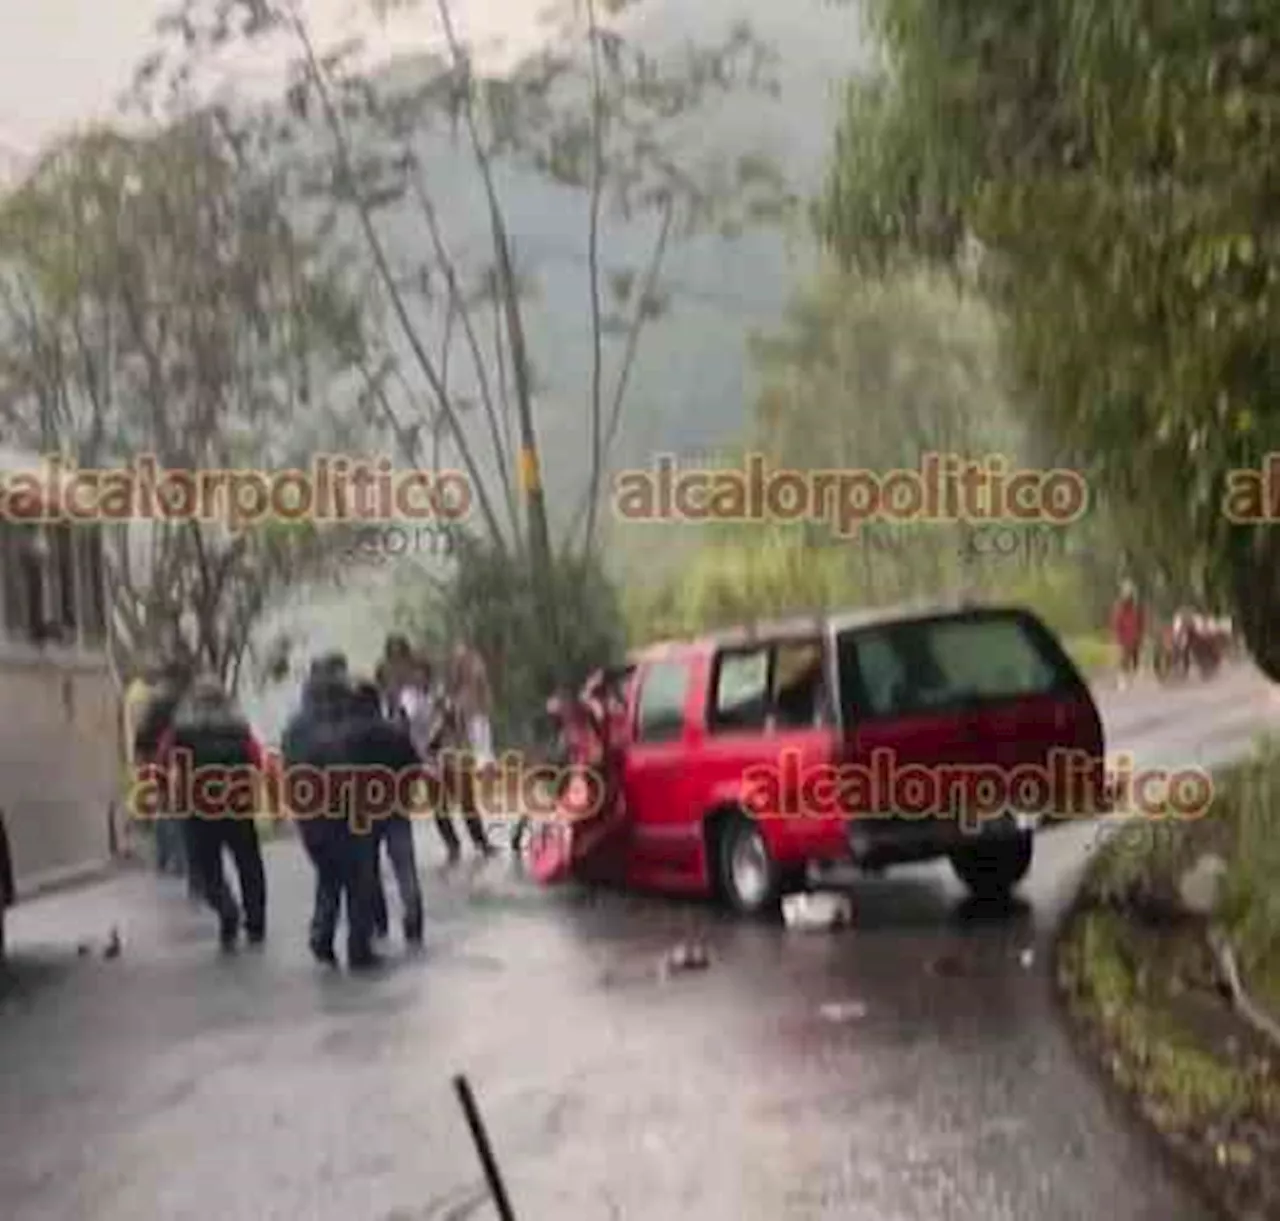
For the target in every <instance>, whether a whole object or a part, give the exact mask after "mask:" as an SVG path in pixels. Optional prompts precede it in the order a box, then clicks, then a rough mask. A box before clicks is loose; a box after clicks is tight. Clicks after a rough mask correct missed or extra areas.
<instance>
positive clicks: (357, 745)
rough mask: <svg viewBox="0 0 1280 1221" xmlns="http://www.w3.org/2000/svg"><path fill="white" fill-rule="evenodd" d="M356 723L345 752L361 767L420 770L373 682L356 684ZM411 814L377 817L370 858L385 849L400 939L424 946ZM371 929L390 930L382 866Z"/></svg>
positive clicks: (402, 772)
mask: <svg viewBox="0 0 1280 1221" xmlns="http://www.w3.org/2000/svg"><path fill="white" fill-rule="evenodd" d="M354 704H355V719H354V721H353V722H352V724H351V725H350V727H349V728H348V730H347V737H346V739H345V741H344V748H343V749H344V753H345V754H347V755H348V756H350V757H351V758H352V760H353V761H354V762H355V763H357V764H358V765H360V766H362V767H368V768H379V769H387V770H389V771H390V772H391V773H393V774H394V775H395V776H397V777H399V776H403V775H405V774H406V773H409V772H416V771H418V770H420V765H419V760H418V752H417V751H416V750H414V748H413V742H412V741H411V739H410V737H409V732H408V730H407V729H405V727H404V726H403V725H400V724H397V723H395V722H393V721H390V720H388V719H387V718H386V717H385V716H384V715H383V706H382V692H381V691H380V690H379V689H378V686H377V685H376V684H375V683H357V684H356V686H355V691H354ZM409 814H410V811H407V810H396V811H394V812H392V813H391V814H389V815H387V816H386V817H383V818H380V819H379V820H378V822H377V824H376V826H375V827H374V829H373V835H374V839H375V848H374V857H375V860H379V859H380V858H381V855H382V845H383V844H385V845H386V848H387V856H388V857H390V859H391V869H392V871H393V872H394V874H395V878H396V887H397V889H398V890H399V891H400V903H401V906H402V908H403V909H404V939H405V941H406V942H407V943H408V944H409V945H411V946H419V945H421V944H422V881H421V879H420V878H419V876H418V860H417V854H416V852H415V851H414V844H413V823H412V822H411V821H410V818H409ZM373 902H374V926H375V929H376V931H377V935H378V936H379V937H385V936H386V935H387V930H388V926H389V923H390V921H389V918H388V914H387V897H386V894H385V892H384V890H383V887H382V875H381V866H380V865H379V866H378V868H377V869H376V870H375V874H374V892H373Z"/></svg>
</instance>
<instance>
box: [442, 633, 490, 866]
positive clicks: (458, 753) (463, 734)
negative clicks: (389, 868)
mask: <svg viewBox="0 0 1280 1221" xmlns="http://www.w3.org/2000/svg"><path fill="white" fill-rule="evenodd" d="M446 698H447V700H448V705H449V724H450V729H451V732H450V734H449V735H448V744H449V749H448V750H447V751H446V752H445V768H444V773H445V775H444V780H445V794H446V797H447V798H452V800H453V801H455V802H456V803H457V804H458V805H459V806H461V808H462V817H463V821H464V822H465V823H466V825H467V831H468V832H469V833H470V835H471V839H472V842H473V843H474V844H475V846H476V847H477V848H478V849H479V850H480V853H481V855H482V856H485V857H490V856H492V855H493V854H494V849H493V845H492V844H490V843H489V839H488V836H487V835H486V834H485V829H484V822H483V820H482V819H481V817H480V810H479V789H480V785H481V784H482V783H483V782H484V781H485V780H486V779H487V776H488V774H489V772H490V771H491V770H492V769H493V766H494V763H495V760H494V755H493V726H492V722H491V720H490V712H491V709H492V694H491V690H490V686H489V672H488V670H487V668H486V667H485V664H484V659H483V658H482V657H481V656H480V654H479V653H478V652H476V650H475V649H473V648H471V647H469V646H468V645H465V644H459V645H458V646H457V647H456V648H455V649H454V652H453V661H452V664H451V666H450V669H449V682H448V692H447V697H446ZM440 827H441V834H442V835H445V836H446V844H447V845H448V846H449V852H450V861H451V862H453V861H456V860H457V857H458V848H457V842H458V837H457V833H456V832H455V831H454V829H453V826H452V824H450V823H449V822H448V820H447V819H445V818H442V819H441V820H440ZM446 827H447V833H446V830H445V828H446ZM450 841H452V842H450Z"/></svg>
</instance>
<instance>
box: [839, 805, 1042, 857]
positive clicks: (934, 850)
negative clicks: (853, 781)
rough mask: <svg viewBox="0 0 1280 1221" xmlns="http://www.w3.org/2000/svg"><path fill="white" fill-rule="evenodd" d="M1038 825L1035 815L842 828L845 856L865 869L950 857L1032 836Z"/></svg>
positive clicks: (897, 821)
mask: <svg viewBox="0 0 1280 1221" xmlns="http://www.w3.org/2000/svg"><path fill="white" fill-rule="evenodd" d="M1039 825H1040V819H1039V818H1038V816H1036V815H1020V814H1013V813H1009V814H1003V815H1001V816H1000V817H998V818H988V819H984V820H983V821H982V823H981V824H979V825H978V826H977V827H973V828H965V827H962V826H960V825H959V824H958V823H956V822H954V821H952V820H950V819H938V818H933V819H927V820H918V819H917V820H912V819H883V820H881V819H877V820H875V821H865V820H859V819H850V820H849V821H848V822H847V823H846V824H845V827H844V832H845V844H846V847H847V851H848V856H849V857H850V858H851V859H852V860H853V862H854V864H856V865H858V866H860V867H861V868H864V869H876V868H880V867H883V866H886V865H906V864H910V863H912V862H914V861H928V860H933V859H934V858H935V857H940V856H950V855H951V854H952V853H953V852H957V851H959V850H960V849H961V848H966V847H971V846H972V845H974V844H976V843H985V842H990V841H992V840H997V841H998V840H1007V839H1013V838H1016V837H1017V836H1019V835H1025V834H1031V833H1034V832H1035V831H1036V829H1037V828H1038V827H1039Z"/></svg>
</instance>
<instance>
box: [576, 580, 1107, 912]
mask: <svg viewBox="0 0 1280 1221" xmlns="http://www.w3.org/2000/svg"><path fill="white" fill-rule="evenodd" d="M632 663H633V664H632V666H631V667H629V672H628V681H627V688H626V691H625V693H624V700H625V708H626V715H625V717H623V718H622V731H621V736H622V739H623V740H622V741H621V742H618V743H616V746H617V748H618V749H617V750H616V752H615V755H614V757H615V760H616V762H615V764H614V766H615V767H616V768H617V769H618V771H619V773H620V774H619V775H618V776H617V778H616V780H617V783H616V784H612V785H611V786H610V788H611V790H612V791H613V792H615V793H616V794H617V795H618V799H619V800H620V802H621V803H622V806H623V808H622V810H618V809H617V808H616V807H615V808H613V809H610V810H605V811H602V812H601V813H600V814H599V815H597V816H596V817H597V818H599V819H602V820H607V824H608V827H609V830H608V832H607V833H606V834H599V833H598V832H599V831H602V830H604V827H603V826H601V827H600V828H598V829H596V828H591V827H590V826H589V825H586V824H582V823H580V824H579V825H577V826H575V827H574V829H573V839H574V840H575V841H576V842H577V844H579V845H581V850H580V851H572V852H571V855H572V856H573V857H574V864H573V868H572V872H573V873H574V874H575V875H576V876H579V877H583V878H592V877H595V878H601V879H608V880H611V881H616V882H622V883H624V884H626V885H628V886H633V887H637V888H643V889H654V890H660V891H666V892H678V893H686V894H705V895H717V896H719V897H720V898H721V899H722V900H723V901H724V902H726V903H727V904H728V905H729V906H730V907H732V908H733V909H735V910H736V911H738V912H740V913H742V914H747V915H751V914H763V913H766V912H769V911H776V909H777V906H778V903H779V900H780V899H781V897H782V896H783V895H784V894H786V893H789V892H794V891H796V890H801V889H804V887H805V886H806V885H807V879H808V877H809V876H810V867H811V866H813V865H822V864H835V863H850V862H852V863H853V864H855V865H857V866H859V867H860V868H861V869H863V870H866V871H870V872H879V871H882V870H884V869H887V868H889V867H890V866H893V865H899V864H906V863H914V862H919V861H926V860H930V859H934V858H943V857H945V858H947V859H949V860H950V862H951V864H952V866H953V868H954V869H955V872H956V873H957V875H958V876H959V878H960V880H961V881H962V882H963V883H964V884H965V886H966V887H967V888H968V889H969V890H970V891H971V892H972V893H973V894H975V895H977V896H981V897H998V896H1001V895H1005V894H1007V893H1008V892H1009V891H1011V890H1012V889H1013V888H1014V887H1016V886H1017V885H1018V883H1019V882H1020V881H1021V880H1022V879H1023V878H1024V877H1025V876H1026V874H1027V871H1028V870H1029V868H1030V867H1031V860H1032V854H1033V842H1034V835H1035V832H1036V830H1037V828H1038V827H1039V825H1040V824H1041V823H1042V821H1043V820H1045V819H1046V818H1055V817H1063V816H1070V815H1084V814H1092V813H1096V812H1100V811H1101V810H1103V809H1105V807H1106V793H1105V762H1104V755H1105V745H1104V739H1103V731H1102V723H1101V719H1100V717H1099V715H1098V710H1097V707H1096V706H1095V704H1094V701H1093V697H1092V695H1091V694H1090V691H1089V688H1088V686H1087V684H1086V683H1085V681H1084V679H1083V678H1082V676H1081V675H1080V673H1079V671H1078V670H1077V669H1076V667H1075V666H1074V664H1073V663H1072V662H1071V660H1070V658H1069V657H1068V656H1067V654H1066V652H1065V651H1064V650H1063V648H1062V646H1061V645H1060V644H1059V642H1058V641H1057V639H1056V638H1055V637H1054V635H1053V633H1052V632H1051V631H1050V630H1049V629H1048V628H1047V627H1046V626H1045V625H1044V623H1043V622H1041V620H1040V619H1038V618H1037V617H1036V616H1035V615H1034V614H1032V613H1031V612H1030V611H1027V610H1025V609H1022V608H1018V607H1006V606H976V605H971V604H965V605H962V606H952V607H946V608H944V607H936V606H935V607H927V608H917V609H880V610H875V611H862V612H857V613H850V614H837V615H830V616H822V617H819V618H809V619H803V620H794V621H790V622H783V623H776V624H769V625H757V626H752V627H745V628H741V629H738V630H736V631H731V632H726V633H723V634H719V635H715V636H708V637H705V638H703V639H699V640H694V641H688V642H673V643H664V644H658V645H654V646H651V647H649V648H646V649H644V650H643V651H641V652H639V653H637V654H636V655H635V656H634V657H633V658H632ZM591 821H595V820H594V819H591V820H588V823H589V822H591ZM593 831H596V832H597V833H595V834H593V833H592V832H593Z"/></svg>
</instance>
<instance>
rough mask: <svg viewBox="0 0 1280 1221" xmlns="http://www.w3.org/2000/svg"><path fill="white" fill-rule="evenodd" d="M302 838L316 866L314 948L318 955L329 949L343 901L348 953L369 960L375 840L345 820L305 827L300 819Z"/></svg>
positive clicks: (371, 939)
mask: <svg viewBox="0 0 1280 1221" xmlns="http://www.w3.org/2000/svg"><path fill="white" fill-rule="evenodd" d="M308 832H310V833H309V834H308ZM303 843H304V844H305V846H306V849H307V855H308V856H309V857H310V858H311V863H312V865H314V866H315V871H316V895H315V909H314V911H313V913H312V916H311V948H312V950H313V951H315V952H316V953H317V954H319V955H321V956H329V955H331V954H332V953H333V940H334V937H335V936H336V935H337V931H338V917H339V916H340V915H341V912H342V907H343V904H344V903H345V904H346V909H347V958H348V959H349V960H351V961H359V960H361V959H367V958H368V957H369V955H370V953H371V951H372V942H373V931H374V903H375V900H374V887H375V884H376V881H377V875H376V870H377V856H376V855H375V851H376V849H377V841H376V840H375V838H374V837H373V836H372V835H354V834H352V833H351V831H350V830H349V829H348V828H347V827H346V826H343V825H338V826H332V825H330V826H325V825H319V826H314V827H308V826H306V824H304V830H303Z"/></svg>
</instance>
